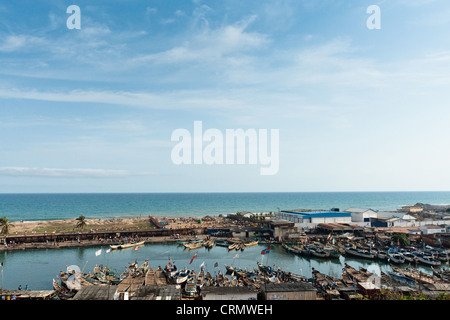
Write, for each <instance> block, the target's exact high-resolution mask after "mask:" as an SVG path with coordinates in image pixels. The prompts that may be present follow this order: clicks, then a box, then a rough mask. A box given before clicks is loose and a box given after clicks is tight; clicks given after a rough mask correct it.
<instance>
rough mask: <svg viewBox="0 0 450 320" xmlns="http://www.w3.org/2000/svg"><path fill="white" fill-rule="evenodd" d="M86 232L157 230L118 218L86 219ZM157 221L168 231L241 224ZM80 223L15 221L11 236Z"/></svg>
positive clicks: (221, 220)
mask: <svg viewBox="0 0 450 320" xmlns="http://www.w3.org/2000/svg"><path fill="white" fill-rule="evenodd" d="M85 221H86V225H85V226H84V228H83V231H84V232H89V231H94V232H95V231H111V230H114V231H116V230H127V231H132V230H148V229H153V228H155V227H154V225H153V224H152V223H151V222H150V220H149V218H127V219H125V218H123V219H122V218H116V219H86V220H85ZM157 221H158V222H159V223H161V224H162V225H163V226H164V227H165V228H167V229H183V228H192V227H195V228H220V227H230V226H237V225H239V223H237V222H234V220H231V219H229V218H226V217H204V218H198V217H195V218H192V217H188V218H172V217H170V218H168V217H160V218H157ZM77 224H78V221H77V220H76V219H67V220H51V221H23V222H19V221H15V222H13V223H12V225H13V226H12V227H11V229H10V232H9V234H10V235H13V234H18V235H22V234H39V233H59V232H77V231H81V230H80V229H79V228H77Z"/></svg>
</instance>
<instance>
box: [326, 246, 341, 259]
mask: <svg viewBox="0 0 450 320" xmlns="http://www.w3.org/2000/svg"><path fill="white" fill-rule="evenodd" d="M323 249H324V250H325V251H326V252H328V258H332V259H339V257H340V256H341V252H340V251H339V249H338V248H337V247H335V246H326V247H324V248H323Z"/></svg>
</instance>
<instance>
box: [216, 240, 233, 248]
mask: <svg viewBox="0 0 450 320" xmlns="http://www.w3.org/2000/svg"><path fill="white" fill-rule="evenodd" d="M215 243H216V246H219V247H228V246H229V245H230V244H229V243H228V240H227V239H217V240H216V241H215Z"/></svg>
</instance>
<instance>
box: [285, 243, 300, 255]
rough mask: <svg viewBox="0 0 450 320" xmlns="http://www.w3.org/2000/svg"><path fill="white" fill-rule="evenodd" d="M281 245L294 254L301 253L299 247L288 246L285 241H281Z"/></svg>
mask: <svg viewBox="0 0 450 320" xmlns="http://www.w3.org/2000/svg"><path fill="white" fill-rule="evenodd" d="M282 247H283V248H284V249H286V251H287V252H290V253H294V254H298V255H301V254H302V250H301V248H299V247H294V246H289V245H288V244H286V243H283V244H282Z"/></svg>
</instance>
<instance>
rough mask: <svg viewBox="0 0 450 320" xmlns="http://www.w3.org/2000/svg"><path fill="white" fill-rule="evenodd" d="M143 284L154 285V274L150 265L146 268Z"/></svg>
mask: <svg viewBox="0 0 450 320" xmlns="http://www.w3.org/2000/svg"><path fill="white" fill-rule="evenodd" d="M145 285H146V286H147V285H149V286H151V285H156V275H155V271H154V270H153V268H152V267H150V268H148V270H147V273H146V274H145Z"/></svg>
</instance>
